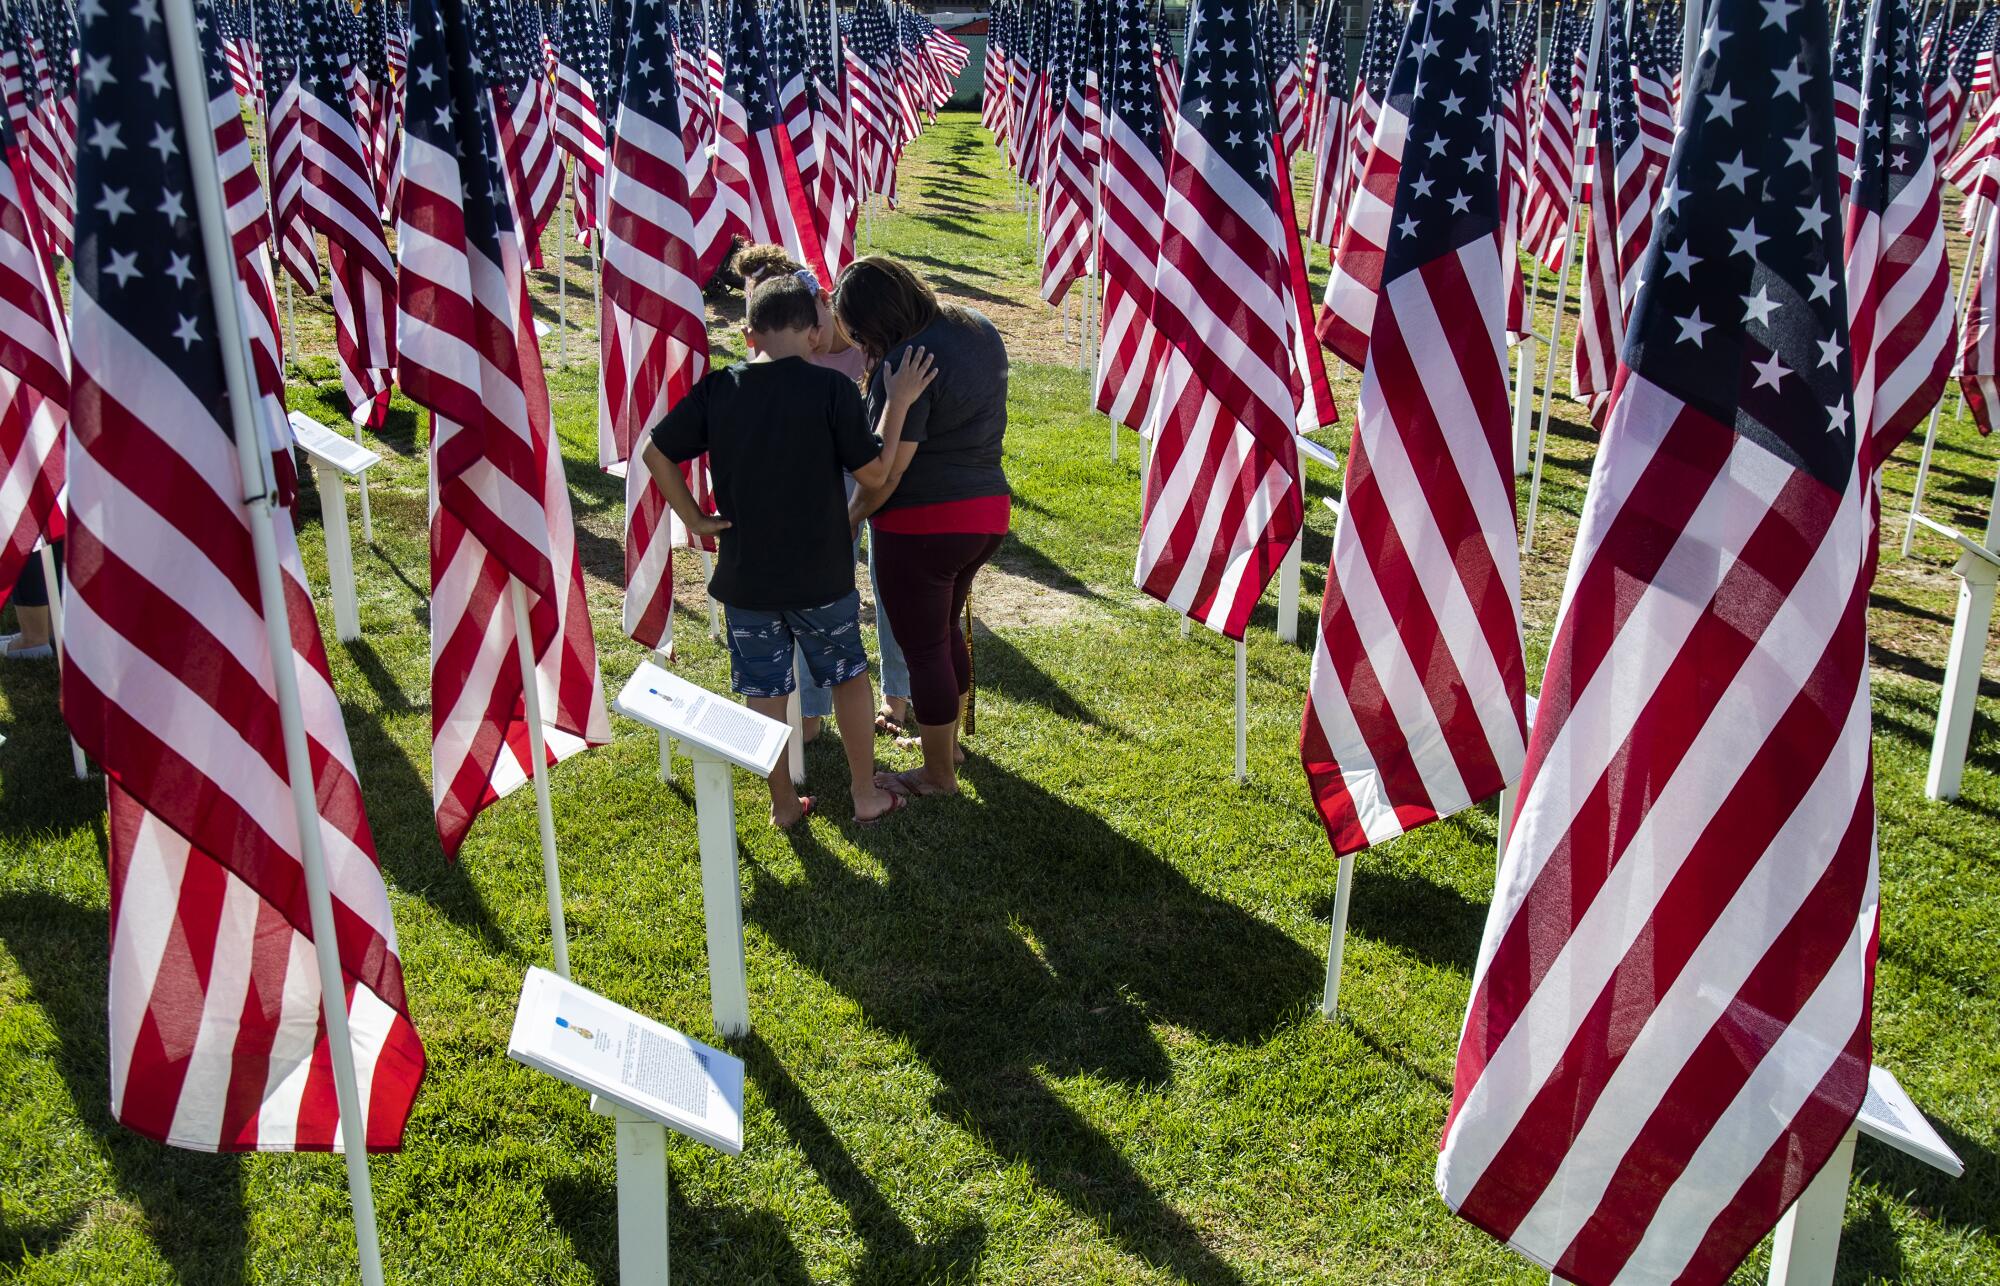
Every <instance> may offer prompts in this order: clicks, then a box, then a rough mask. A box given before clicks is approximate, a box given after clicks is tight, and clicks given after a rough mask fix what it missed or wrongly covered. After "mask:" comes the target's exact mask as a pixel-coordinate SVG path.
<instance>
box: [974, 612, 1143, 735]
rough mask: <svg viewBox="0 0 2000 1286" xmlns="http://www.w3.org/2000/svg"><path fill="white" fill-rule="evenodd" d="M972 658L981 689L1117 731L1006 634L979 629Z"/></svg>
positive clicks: (1066, 719)
mask: <svg viewBox="0 0 2000 1286" xmlns="http://www.w3.org/2000/svg"><path fill="white" fill-rule="evenodd" d="M972 659H973V667H974V675H973V678H974V681H975V682H976V683H977V685H978V687H979V688H980V689H982V690H984V691H987V692H992V693H996V694H998V695H1000V696H1003V697H1006V698H1007V699H1008V700H1010V701H1020V702H1025V703H1031V704H1034V705H1038V706H1040V707H1042V709H1044V710H1047V711H1048V712H1049V713H1050V714H1052V715H1054V716H1056V718H1058V719H1061V720H1063V721H1064V722H1065V723H1070V724H1080V725H1083V726H1086V727H1090V728H1094V729H1096V730H1097V731H1099V732H1109V733H1117V730H1116V729H1114V728H1113V727H1112V726H1111V725H1110V724H1108V723H1106V722H1105V721H1104V718H1103V716H1101V715H1099V714H1098V713H1097V712H1096V711H1095V710H1092V709H1091V708H1090V707H1089V706H1087V705H1085V704H1084V703H1083V702H1082V701H1081V700H1079V699H1078V698H1077V697H1076V696H1074V695H1073V694H1072V693H1071V692H1070V690H1069V689H1068V688H1066V687H1064V686H1063V685H1062V682H1061V681H1060V680H1059V679H1056V678H1055V677H1053V676H1052V675H1050V674H1049V672H1048V671H1046V670H1044V669H1042V668H1041V667H1039V666H1037V665H1036V664H1035V663H1034V662H1033V661H1031V660H1029V659H1028V657H1027V655H1026V654H1025V653H1023V652H1022V651H1021V650H1020V649H1019V648H1017V647H1015V646H1014V645H1013V644H1012V643H1010V642H1008V641H1007V638H1006V636H1004V635H1001V634H993V633H988V632H986V631H983V630H982V631H979V632H978V633H977V634H976V635H975V637H974V639H973V645H972ZM1121 735H1122V734H1121Z"/></svg>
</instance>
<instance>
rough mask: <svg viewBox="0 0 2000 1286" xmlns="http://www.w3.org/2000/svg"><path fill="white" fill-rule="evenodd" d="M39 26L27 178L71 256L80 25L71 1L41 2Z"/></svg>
mask: <svg viewBox="0 0 2000 1286" xmlns="http://www.w3.org/2000/svg"><path fill="white" fill-rule="evenodd" d="M40 15H41V20H42V21H41V29H40V30H39V31H37V30H35V29H34V28H33V27H32V26H31V27H30V28H29V34H28V56H29V62H30V65H31V68H32V70H33V72H34V76H33V84H34V97H33V99H32V100H31V101H32V103H33V111H32V114H31V115H30V116H29V118H28V178H29V184H30V186H31V187H32V188H33V189H34V194H35V204H36V207H37V209H38V210H39V212H40V214H41V216H42V230H43V232H45V233H46V234H47V237H48V242H49V244H50V245H51V246H53V247H54V248H55V251H56V253H57V254H59V255H61V256H63V257H64V258H65V259H67V258H70V257H71V253H72V246H71V241H72V239H73V237H74V231H73V229H74V225H75V220H76V147H77V133H76V131H77V119H76V64H75V63H74V61H73V60H72V57H71V55H72V51H73V50H74V49H75V48H76V24H75V23H74V22H73V21H71V19H70V10H69V6H68V5H67V4H46V5H43V6H41V10H40Z"/></svg>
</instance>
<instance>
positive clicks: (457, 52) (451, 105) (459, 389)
mask: <svg viewBox="0 0 2000 1286" xmlns="http://www.w3.org/2000/svg"><path fill="white" fill-rule="evenodd" d="M471 25H472V24H471V23H470V22H469V21H468V19H467V17H466V10H465V6H464V4H463V3H462V0H417V3H416V4H415V5H414V6H413V7H412V9H411V11H410V54H409V57H410V66H409V71H410V79H409V98H408V103H407V109H406V111H405V113H404V120H403V129H404V139H403V184H402V192H403V197H402V203H401V208H400V210H399V214H398V219H397V225H396V246H397V250H398V253H399V255H400V259H401V265H402V275H401V294H400V296H399V300H398V302H399V304H400V307H401V310H402V317H403V325H404V331H405V336H406V342H405V343H404V345H403V353H402V358H403V369H402V382H403V387H404V390H405V391H406V392H407V393H408V394H409V396H410V400H411V401H413V402H415V403H417V405H419V406H421V407H424V408H425V409H426V410H428V411H430V412H431V441H430V457H431V533H430V535H431V796H432V805H433V810H434V812H435V815H436V819H437V828H438V837H439V839H440V841H441V842H442V843H443V846H444V851H445V853H446V855H447V856H456V855H457V853H458V851H459V848H460V846H461V845H462V844H463V843H464V842H465V837H466V834H467V833H468V832H469V831H470V829H471V827H472V822H473V820H474V818H476V817H477V816H478V815H479V813H480V811H481V810H482V809H484V808H485V807H486V806H487V805H489V804H491V803H493V802H494V801H495V800H498V799H500V798H501V797H503V796H505V795H507V794H508V793H509V792H511V791H514V790H517V789H519V788H520V787H521V786H522V785H524V784H525V783H526V782H527V781H528V780H529V779H530V777H531V774H532V772H533V764H532V763H531V762H530V746H529V737H528V726H527V722H526V715H525V707H524V702H523V695H524V691H525V690H524V687H523V683H522V674H521V663H520V660H519V656H518V653H517V651H516V648H517V646H518V644H517V642H516V639H517V634H516V626H515V620H516V617H515V613H514V611H513V606H512V602H511V596H512V594H513V593H514V592H517V591H516V589H515V587H516V586H518V592H519V593H521V594H522V595H523V596H524V597H525V599H526V604H527V616H528V635H529V637H528V640H527V646H528V652H529V654H530V655H531V656H533V657H534V665H535V679H536V688H537V692H538V693H539V697H540V704H541V714H542V722H543V728H542V734H543V741H544V747H545V749H546V751H547V756H548V761H549V762H550V763H551V764H553V763H556V762H558V761H559V760H562V759H565V758H568V757H569V756H570V755H573V754H576V753H577V752H579V751H581V750H584V749H585V748H587V747H589V746H595V745H602V744H604V743H605V742H607V741H609V740H610V739H611V727H610V720H609V717H608V716H607V715H606V713H605V709H604V688H603V684H602V682H601V680H600V679H599V676H598V671H597V644H596V642H595V640H594V639H593V638H592V636H591V632H590V605H589V603H588V602H587V601H586V599H585V597H584V591H583V564H582V562H581V560H580V559H579V558H578V556H577V552H576V526H575V523H574V522H573V520H572V519H571V516H570V507H569V487H568V484H567V483H566V481H565V480H564V477H563V471H562V453H561V451H560V450H559V449H558V448H557V446H556V443H555V440H554V435H553V432H552V430H551V428H550V424H549V396H548V389H547V387H546V386H545V385H544V384H543V381H542V357H541V348H540V346H539V344H538V343H537V342H536V339H535V329H534V321H533V317H532V314H531V313H530V311H529V306H528V289H527V281H526V277H525V268H524V265H525V263H526V259H527V256H526V254H525V253H524V252H523V250H522V248H521V235H522V234H521V228H520V226H519V225H518V224H517V223H516V222H515V212H514V205H513V200H512V198H511V196H510V194H509V190H508V184H507V178H506V168H505V164H504V162H503V160H502V158H501V156H500V155H499V154H498V153H499V148H498V144H499V140H500V133H499V131H498V130H497V129H496V124H495V121H494V118H493V112H494V111H495V110H496V109H500V110H504V107H505V105H506V103H507V100H506V99H505V98H504V97H501V98H496V97H495V96H494V95H493V94H492V93H491V92H490V84H489V83H488V82H487V81H486V79H485V76H484V75H483V74H482V73H481V72H479V71H478V70H476V68H477V66H478V64H477V63H476V62H475V61H474V57H473V37H472V35H471V33H470V31H469V28H470V26H471Z"/></svg>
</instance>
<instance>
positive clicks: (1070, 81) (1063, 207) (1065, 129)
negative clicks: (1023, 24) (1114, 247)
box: [1041, 4, 1097, 305]
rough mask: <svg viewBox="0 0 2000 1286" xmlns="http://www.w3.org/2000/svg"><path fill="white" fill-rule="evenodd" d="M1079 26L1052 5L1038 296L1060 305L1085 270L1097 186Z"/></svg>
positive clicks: (1084, 54) (1066, 9)
mask: <svg viewBox="0 0 2000 1286" xmlns="http://www.w3.org/2000/svg"><path fill="white" fill-rule="evenodd" d="M1082 28H1083V24H1082V22H1081V21H1080V20H1078V19H1076V18H1075V16H1074V15H1073V14H1071V13H1070V11H1069V6H1068V5H1067V4H1061V5H1058V6H1057V9H1056V40H1057V43H1056V55H1055V62H1054V64H1053V65H1052V66H1051V68H1050V70H1049V94H1050V99H1049V117H1048V123H1047V127H1046V131H1045V133H1044V134H1043V139H1044V146H1045V147H1046V148H1047V152H1046V159H1045V160H1044V162H1043V171H1042V173H1043V181H1042V190H1041V207H1042V209H1041V229H1042V299H1043V301H1044V302H1045V303H1048V304H1051V305H1060V304H1061V303H1062V302H1063V299H1064V298H1065V297H1066V296H1067V295H1068V294H1069V288H1070V285H1071V284H1072V283H1073V282H1076V281H1078V280H1079V279H1081V278H1082V277H1083V275H1084V274H1085V273H1086V272H1088V271H1089V270H1090V259H1091V250H1092V248H1093V247H1092V225H1093V224H1094V223H1095V221H1096V218H1097V185H1096V183H1095V182H1093V180H1092V176H1091V173H1090V165H1089V159H1088V157H1087V156H1086V134H1085V131H1086V129H1087V124H1086V121H1085V115H1086V104H1085V102H1084V71H1085V63H1086V61H1087V53H1088V49H1087V43H1086V42H1085V41H1084V39H1083V38H1082V37H1083V30H1082Z"/></svg>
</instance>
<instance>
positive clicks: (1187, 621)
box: [1181, 612, 1194, 638]
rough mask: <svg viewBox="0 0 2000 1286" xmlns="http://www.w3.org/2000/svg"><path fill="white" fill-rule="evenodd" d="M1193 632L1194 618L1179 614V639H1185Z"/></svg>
mask: <svg viewBox="0 0 2000 1286" xmlns="http://www.w3.org/2000/svg"><path fill="white" fill-rule="evenodd" d="M1193 632H1194V618H1193V617H1191V616H1189V615H1188V614H1187V613H1185V612H1183V613H1181V637H1182V638H1186V637H1188V636H1189V635H1190V634H1192V633H1193Z"/></svg>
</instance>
